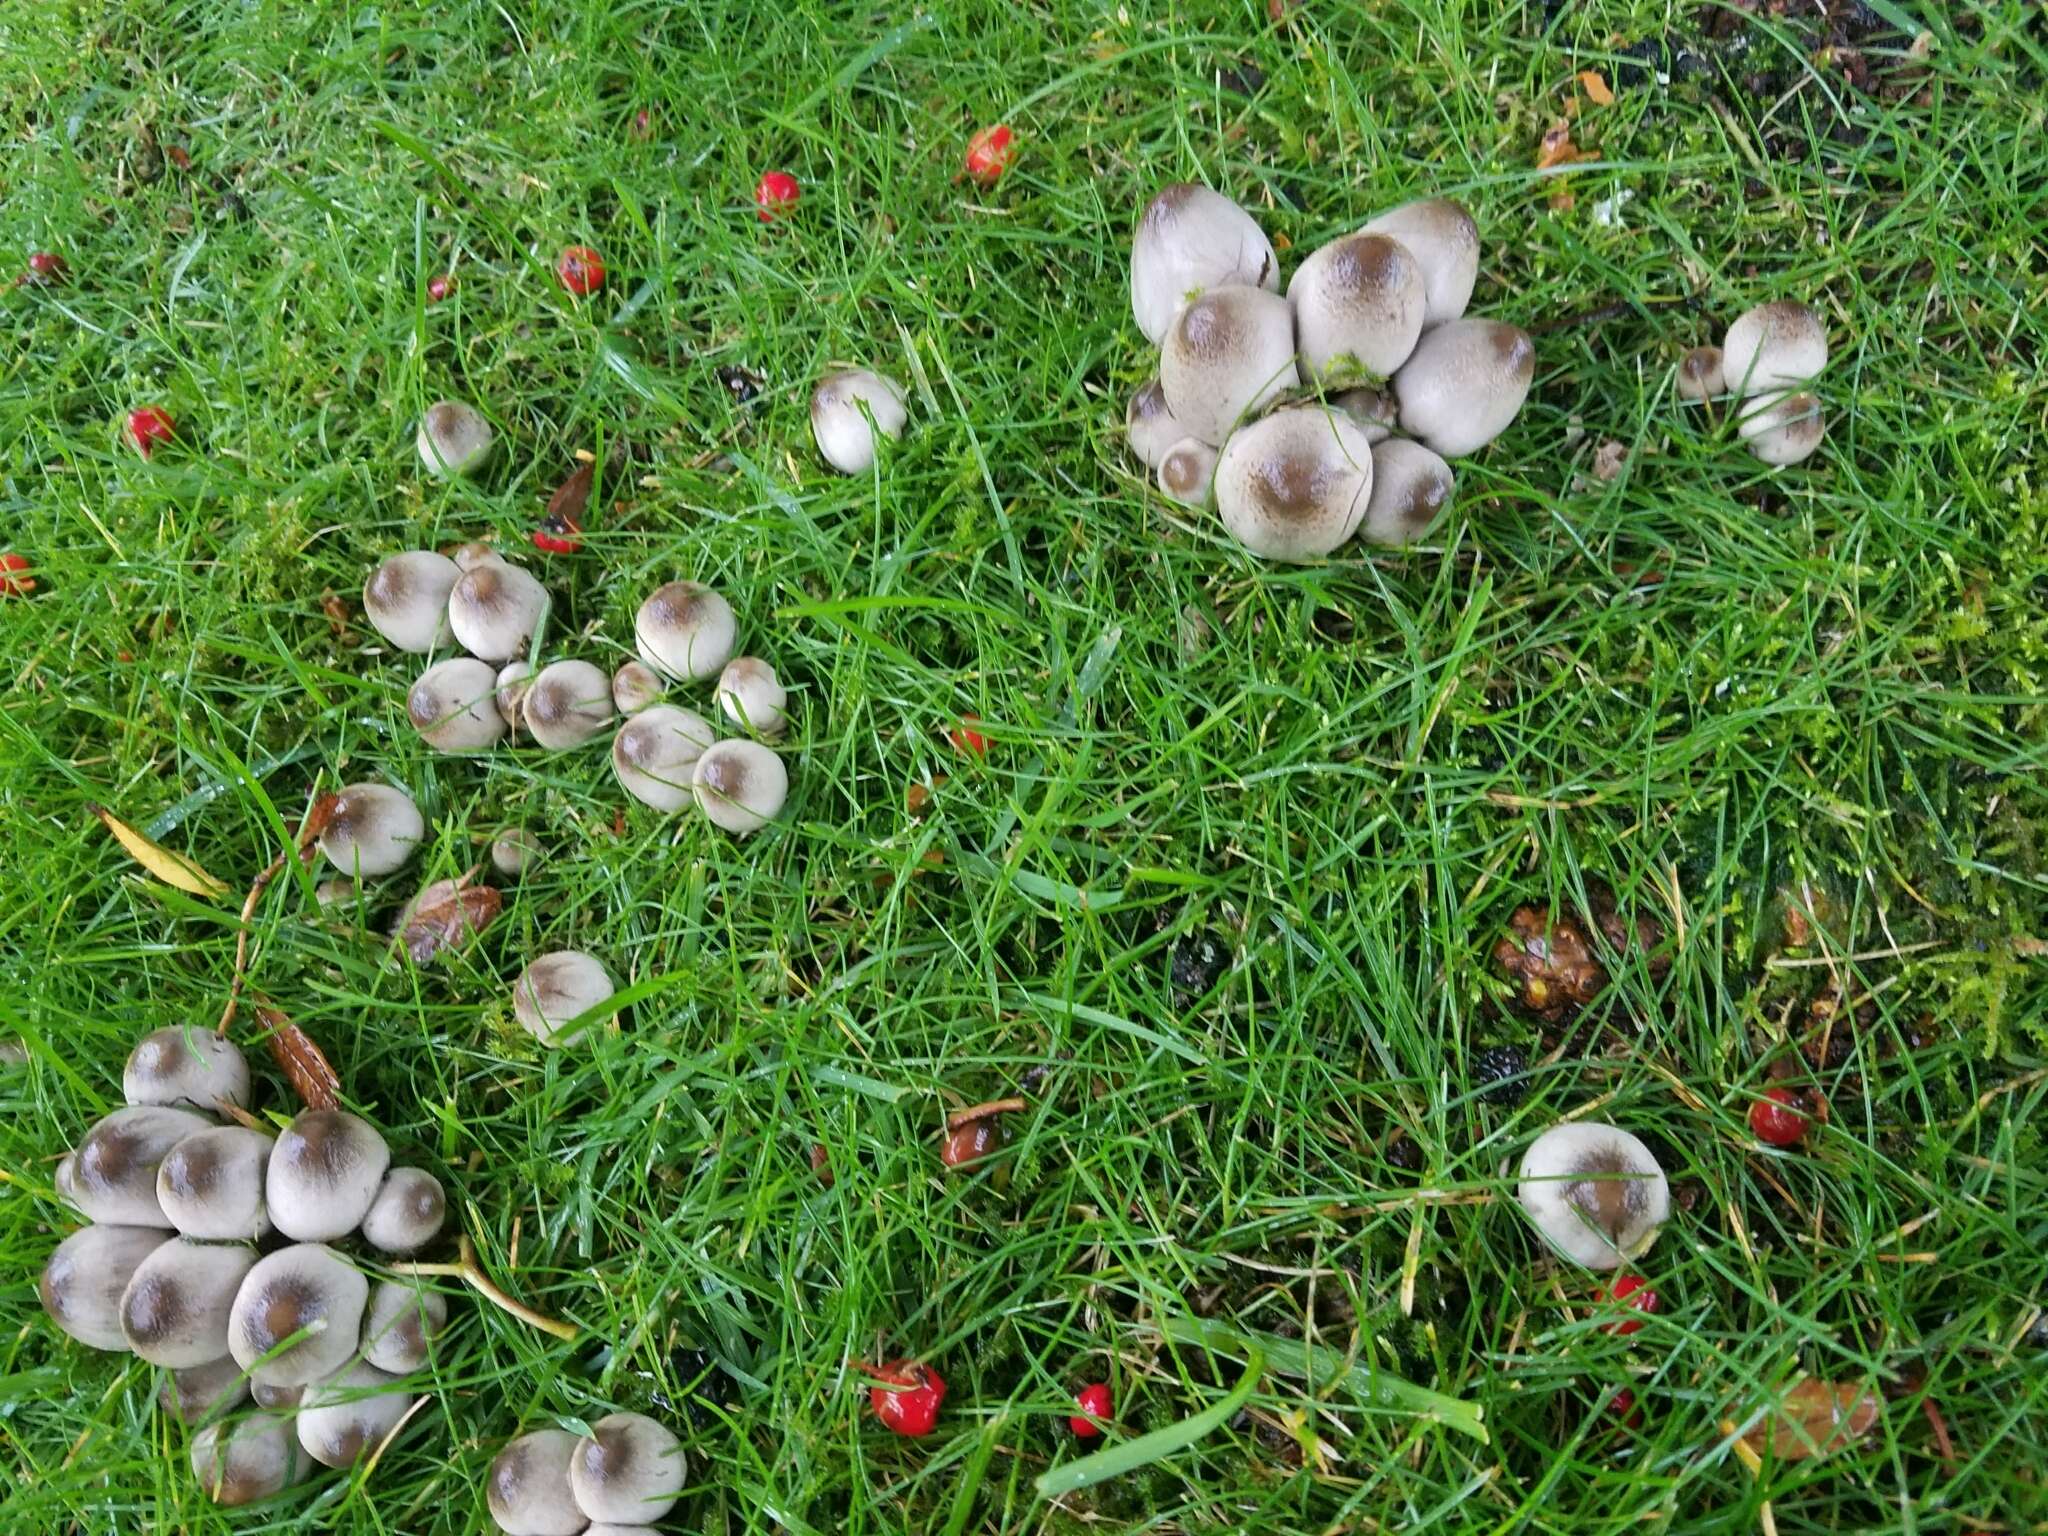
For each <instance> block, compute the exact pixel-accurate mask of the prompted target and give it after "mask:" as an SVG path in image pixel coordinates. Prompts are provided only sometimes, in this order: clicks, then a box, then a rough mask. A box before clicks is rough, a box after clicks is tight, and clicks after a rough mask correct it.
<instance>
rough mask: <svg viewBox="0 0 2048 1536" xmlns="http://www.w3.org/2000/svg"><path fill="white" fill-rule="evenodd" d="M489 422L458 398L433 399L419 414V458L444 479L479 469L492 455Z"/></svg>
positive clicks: (475, 409) (480, 413)
mask: <svg viewBox="0 0 2048 1536" xmlns="http://www.w3.org/2000/svg"><path fill="white" fill-rule="evenodd" d="M491 437H492V433H491V424H490V423H489V422H488V421H486V420H484V415H483V412H482V411H479V410H478V409H477V408H476V407H475V406H473V405H464V404H463V403H462V402H461V401H460V400H436V401H435V402H434V403H433V404H432V405H430V406H428V407H427V413H426V415H424V416H422V417H421V418H420V430H419V437H418V447H419V450H420V462H421V463H422V464H424V465H426V466H427V470H428V472H429V473H431V474H436V475H439V476H441V478H443V479H444V480H445V479H447V478H449V477H450V476H453V475H467V474H469V473H471V472H472V471H475V470H478V469H481V468H482V467H483V462H484V460H485V459H487V458H489V457H490V456H491Z"/></svg>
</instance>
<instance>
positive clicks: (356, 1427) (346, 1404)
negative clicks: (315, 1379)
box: [298, 1361, 413, 1467]
mask: <svg viewBox="0 0 2048 1536" xmlns="http://www.w3.org/2000/svg"><path fill="white" fill-rule="evenodd" d="M412 1403H413V1396H412V1394H411V1393H410V1392H408V1391H406V1390H405V1388H404V1387H403V1386H401V1385H400V1384H399V1381H398V1378H397V1377H395V1376H392V1375H389V1374H387V1373H386V1372H384V1371H380V1370H378V1369H377V1368H376V1367H375V1366H374V1365H365V1364H363V1363H362V1362H361V1361H357V1362H356V1363H355V1364H353V1365H348V1366H344V1367H343V1368H342V1369H341V1370H339V1371H337V1372H335V1373H334V1374H333V1375H332V1376H330V1377H328V1378H327V1379H326V1380H325V1381H323V1382H321V1383H319V1385H317V1386H309V1387H307V1388H306V1391H305V1395H304V1396H302V1397H301V1398H300V1399H299V1413H298V1430H299V1444H300V1445H301V1446H302V1447H304V1449H305V1452H306V1454H307V1455H308V1456H311V1457H312V1458H313V1459H314V1460H315V1461H317V1462H319V1463H320V1464H321V1465H322V1466H325V1467H352V1466H354V1465H355V1464H356V1463H357V1462H359V1461H361V1460H362V1459H363V1458H364V1457H365V1456H367V1455H368V1454H369V1453H370V1452H371V1451H373V1450H375V1449H376V1448H377V1447H378V1446H379V1445H381V1444H383V1443H384V1440H385V1437H386V1436H388V1435H389V1434H390V1433H391V1432H392V1431H393V1430H395V1429H397V1428H398V1426H399V1425H400V1424H401V1423H403V1422H404V1420H405V1415H406V1410H408V1409H409V1408H411V1407H412Z"/></svg>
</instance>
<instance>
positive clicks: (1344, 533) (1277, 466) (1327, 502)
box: [1216, 406, 1372, 561]
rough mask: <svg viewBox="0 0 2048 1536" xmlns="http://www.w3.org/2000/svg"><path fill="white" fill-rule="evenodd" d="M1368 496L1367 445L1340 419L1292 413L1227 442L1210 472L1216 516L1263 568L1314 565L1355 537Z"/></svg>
mask: <svg viewBox="0 0 2048 1536" xmlns="http://www.w3.org/2000/svg"><path fill="white" fill-rule="evenodd" d="M1371 494H1372V444H1371V443H1369V442H1368V441H1366V436H1365V430H1364V429H1363V428H1362V427H1360V426H1359V425H1358V424H1357V423H1356V422H1354V421H1353V420H1352V419H1351V418H1350V417H1349V416H1346V415H1344V414H1343V413H1342V412H1340V411H1326V410H1323V409H1322V408H1321V407H1318V406H1297V407H1294V408H1292V409H1290V410H1284V411H1275V412H1274V413H1273V414H1272V415H1270V416H1267V417H1265V418H1264V419H1262V420H1259V421H1255V422H1253V423H1252V424H1251V425H1250V426H1248V427H1246V428H1244V429H1243V430H1242V431H1240V432H1237V433H1235V434H1233V435H1232V437H1231V439H1230V441H1229V442H1227V443H1225V444H1224V445H1223V454H1222V457H1221V458H1220V459H1218V460H1217V464H1216V509H1217V511H1218V513H1219V514H1220V515H1221V516H1222V519H1223V526H1224V527H1225V528H1227V529H1228V530H1229V531H1230V533H1231V535H1232V537H1234V538H1235V539H1236V540H1237V541H1238V542H1239V543H1240V544H1242V545H1244V547H1245V548H1246V549H1248V550H1250V551H1251V552H1252V553H1253V554H1255V555H1263V556H1265V557H1266V558H1267V559H1269V560H1295V561H1300V560H1313V559H1315V558H1317V557H1318V556H1322V555H1327V554H1329V553H1330V552H1331V551H1333V550H1335V549H1336V548H1337V547H1338V546H1339V545H1340V544H1342V543H1343V542H1344V541H1345V540H1346V539H1348V538H1350V537H1351V535H1352V534H1353V533H1354V532H1355V531H1357V528H1358V524H1359V522H1360V520H1361V519H1362V518H1364V516H1365V509H1366V504H1367V500H1368V498H1369V497H1370V496H1371Z"/></svg>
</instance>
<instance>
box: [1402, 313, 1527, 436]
mask: <svg viewBox="0 0 2048 1536" xmlns="http://www.w3.org/2000/svg"><path fill="white" fill-rule="evenodd" d="M1535 375H1536V346H1535V343H1533V342H1532V341H1530V340H1529V333H1528V332H1527V331H1524V330H1522V329H1520V328H1519V327H1517V326H1512V325H1503V324H1502V323H1501V322H1500V321H1498V320H1452V321H1449V322H1447V323H1445V324H1443V325H1439V326H1433V327H1432V328H1431V329H1430V330H1428V331H1427V332H1425V333H1424V334H1423V337H1422V340H1421V341H1420V342H1419V343H1418V344H1417V345H1416V348H1415V355H1414V356H1413V357H1411V358H1409V359H1408V361H1407V362H1406V363H1404V364H1403V365H1402V366H1401V371H1400V372H1399V373H1397V374H1395V375H1394V394H1395V396H1396V397H1397V398H1398V399H1399V400H1400V402H1401V427H1402V430H1404V431H1406V432H1408V433H1410V434H1412V435H1413V436H1416V437H1419V438H1421V439H1422V440H1423V441H1424V442H1425V443H1427V444H1429V446H1430V447H1432V448H1434V449H1435V450H1436V451H1437V452H1438V453H1440V454H1442V455H1443V456H1444V457H1445V458H1447V459H1455V458H1458V457H1460V456H1461V455H1463V454H1468V453H1476V452H1478V451H1479V450H1480V449H1481V448H1484V447H1485V446H1486V445H1487V444H1488V443H1490V442H1492V441H1493V440H1494V439H1495V438H1496V437H1498V436H1500V434H1501V433H1502V432H1503V431H1505V430H1506V428H1507V425H1508V423H1509V422H1511V421H1513V420H1514V419H1515V413H1516V412H1517V411H1519V410H1521V408H1522V401H1523V400H1525V399H1526V398H1528V394H1529V381H1530V380H1531V379H1532V378H1534V377H1535Z"/></svg>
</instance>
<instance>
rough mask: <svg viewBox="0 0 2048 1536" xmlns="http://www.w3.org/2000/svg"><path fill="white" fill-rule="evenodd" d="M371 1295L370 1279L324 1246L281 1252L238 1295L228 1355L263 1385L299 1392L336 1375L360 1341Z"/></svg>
mask: <svg viewBox="0 0 2048 1536" xmlns="http://www.w3.org/2000/svg"><path fill="white" fill-rule="evenodd" d="M369 1298H370V1283H369V1281H367V1280H365V1279H364V1278H363V1276H362V1273H361V1271H359V1270H358V1269H357V1268H356V1267H355V1266H354V1265H353V1264H351V1263H349V1262H348V1260H346V1259H344V1258H343V1257H342V1256H341V1255H340V1254H338V1253H336V1252H335V1251H334V1250H333V1249H332V1248H329V1247H328V1246H327V1245H326V1244H324V1243H295V1244H293V1245H292V1246H291V1247H289V1248H280V1249H278V1250H277V1252H275V1253H272V1254H266V1255H265V1256H264V1257H263V1258H260V1259H258V1260H257V1261H256V1267H255V1268H254V1269H252V1270H250V1271H249V1274H248V1277H247V1278H246V1279H244V1280H243V1281H242V1288H241V1290H240V1291H238V1292H237V1293H236V1295H235V1304H234V1309H233V1310H232V1311H231V1312H230V1313H229V1314H228V1353H229V1354H231V1355H233V1356H234V1357H235V1360H236V1362H237V1363H238V1364H239V1365H241V1366H242V1368H243V1369H244V1370H246V1371H248V1373H249V1377H250V1379H251V1380H252V1381H254V1382H255V1383H256V1384H257V1385H259V1386H266V1387H299V1386H304V1385H305V1384H306V1383H308V1382H313V1381H318V1380H320V1379H321V1378H322V1377H325V1376H331V1375H333V1374H334V1373H335V1372H336V1371H338V1370H340V1369H341V1368H342V1366H344V1365H346V1364H347V1363H348V1359H349V1356H351V1355H353V1354H354V1353H355V1352H356V1346H357V1345H358V1344H360V1343H361V1342H362V1326H363V1305H364V1303H365V1302H367V1301H368V1300H369ZM301 1334H303V1335H304V1337H303V1338H300V1337H299V1335H301ZM293 1339H297V1342H296V1343H291V1342H288V1341H290V1340H293Z"/></svg>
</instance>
